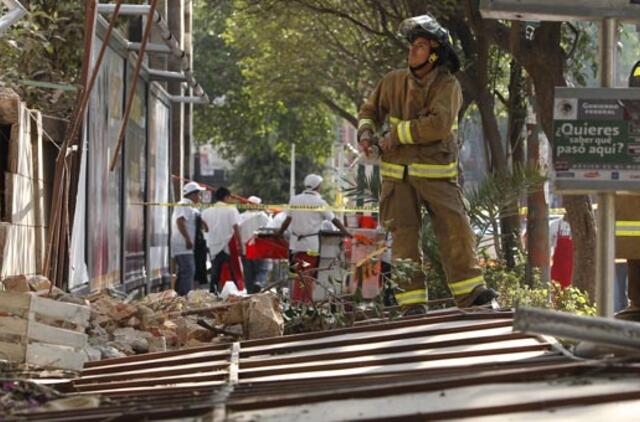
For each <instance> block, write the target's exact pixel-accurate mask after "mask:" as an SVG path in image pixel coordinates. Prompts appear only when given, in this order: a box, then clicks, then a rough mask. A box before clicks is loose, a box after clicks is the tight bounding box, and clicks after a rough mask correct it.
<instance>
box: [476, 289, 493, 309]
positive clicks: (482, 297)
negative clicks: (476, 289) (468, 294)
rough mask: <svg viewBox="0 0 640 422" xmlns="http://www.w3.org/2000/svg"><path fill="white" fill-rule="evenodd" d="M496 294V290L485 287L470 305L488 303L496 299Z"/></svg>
mask: <svg viewBox="0 0 640 422" xmlns="http://www.w3.org/2000/svg"><path fill="white" fill-rule="evenodd" d="M498 296H499V295H498V292H496V291H495V290H493V289H485V290H483V291H482V292H481V293H480V294H479V295H478V296H477V297H476V298H475V300H474V301H473V303H472V304H471V306H484V305H489V304H491V302H492V301H493V300H494V299H497V298H498Z"/></svg>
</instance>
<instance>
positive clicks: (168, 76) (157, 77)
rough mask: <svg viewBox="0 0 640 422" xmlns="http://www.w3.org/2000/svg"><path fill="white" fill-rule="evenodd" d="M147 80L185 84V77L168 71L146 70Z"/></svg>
mask: <svg viewBox="0 0 640 422" xmlns="http://www.w3.org/2000/svg"><path fill="white" fill-rule="evenodd" d="M147 72H148V74H149V78H150V79H151V80H153V81H176V82H186V81H187V77H186V76H185V74H184V73H182V72H172V71H170V70H156V69H147Z"/></svg>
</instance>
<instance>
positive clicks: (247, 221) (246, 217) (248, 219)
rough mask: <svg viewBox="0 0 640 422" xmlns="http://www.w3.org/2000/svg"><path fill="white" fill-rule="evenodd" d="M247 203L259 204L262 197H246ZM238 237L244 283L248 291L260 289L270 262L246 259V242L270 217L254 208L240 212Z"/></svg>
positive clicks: (267, 222) (267, 223)
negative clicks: (240, 247)
mask: <svg viewBox="0 0 640 422" xmlns="http://www.w3.org/2000/svg"><path fill="white" fill-rule="evenodd" d="M247 201H249V204H248V205H260V204H262V199H261V198H260V197H258V196H250V197H249V198H247ZM240 218H241V222H240V237H241V241H242V269H243V270H244V283H245V285H246V287H247V291H248V292H249V293H254V292H258V291H260V289H261V288H263V287H264V286H266V284H267V278H268V277H269V271H271V268H272V262H271V260H269V259H248V258H247V257H246V255H247V253H246V252H247V251H246V244H247V242H248V241H249V240H250V239H251V238H252V237H253V235H254V234H255V232H256V231H257V230H259V229H261V228H263V227H267V226H268V225H269V222H270V221H271V218H269V216H268V215H267V213H266V212H264V211H262V210H259V209H256V210H252V209H251V208H249V210H247V211H245V212H243V213H242V214H240Z"/></svg>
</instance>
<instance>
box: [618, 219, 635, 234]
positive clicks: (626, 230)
mask: <svg viewBox="0 0 640 422" xmlns="http://www.w3.org/2000/svg"><path fill="white" fill-rule="evenodd" d="M616 236H640V221H616Z"/></svg>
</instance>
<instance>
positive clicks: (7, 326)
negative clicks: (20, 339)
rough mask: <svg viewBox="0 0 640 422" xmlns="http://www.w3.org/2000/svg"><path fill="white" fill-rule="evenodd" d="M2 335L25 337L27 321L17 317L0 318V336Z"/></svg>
mask: <svg viewBox="0 0 640 422" xmlns="http://www.w3.org/2000/svg"><path fill="white" fill-rule="evenodd" d="M2 334H11V335H16V336H24V335H26V334H27V320H26V319H24V318H18V317H10V316H0V335H2Z"/></svg>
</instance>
